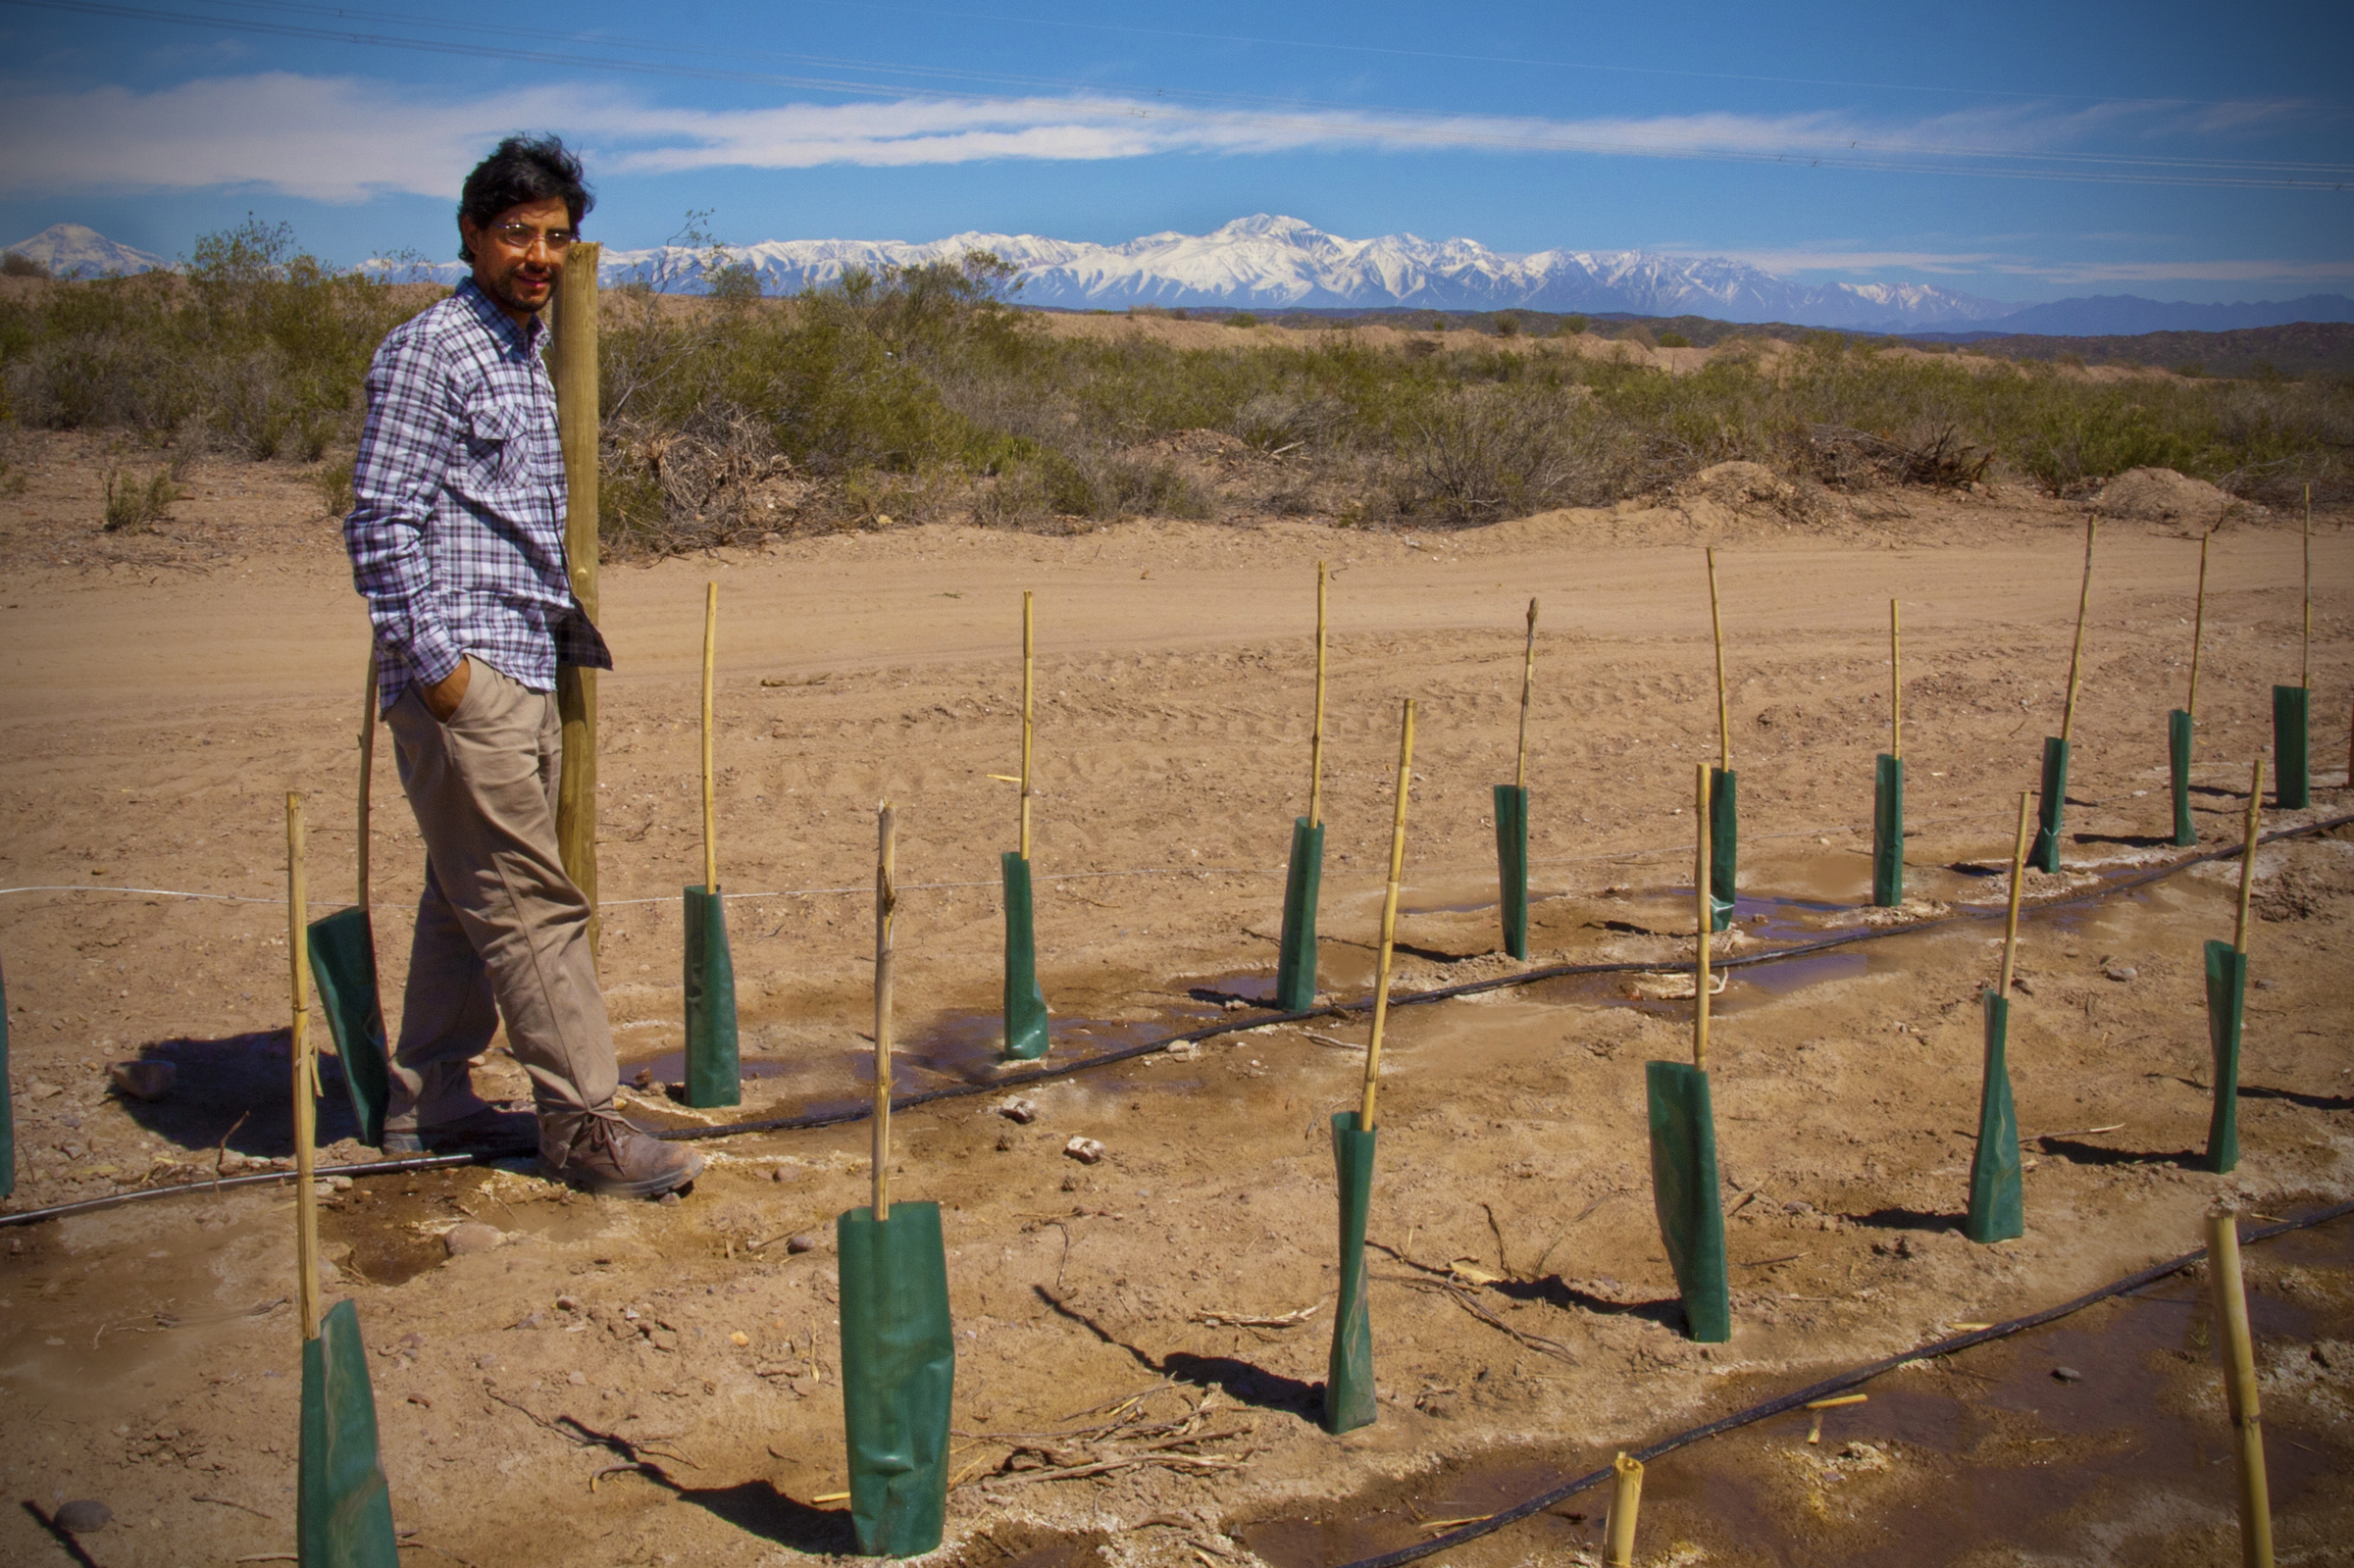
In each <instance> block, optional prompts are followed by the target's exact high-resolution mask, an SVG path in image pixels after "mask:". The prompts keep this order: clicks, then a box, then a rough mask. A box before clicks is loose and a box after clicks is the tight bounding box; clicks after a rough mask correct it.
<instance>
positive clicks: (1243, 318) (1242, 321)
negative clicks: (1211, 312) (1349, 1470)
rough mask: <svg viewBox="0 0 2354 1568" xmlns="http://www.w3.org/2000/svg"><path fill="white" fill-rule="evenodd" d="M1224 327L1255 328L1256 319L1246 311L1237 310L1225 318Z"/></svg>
mask: <svg viewBox="0 0 2354 1568" xmlns="http://www.w3.org/2000/svg"><path fill="white" fill-rule="evenodd" d="M1226 325H1227V326H1229V327H1256V326H1257V325H1258V318H1257V317H1256V316H1254V315H1252V314H1251V313H1250V312H1249V311H1247V310H1238V311H1236V312H1235V313H1234V314H1233V315H1231V316H1229V317H1227V318H1226Z"/></svg>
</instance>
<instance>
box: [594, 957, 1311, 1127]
mask: <svg viewBox="0 0 2354 1568" xmlns="http://www.w3.org/2000/svg"><path fill="white" fill-rule="evenodd" d="M1217 984H1218V985H1220V986H1224V985H1225V984H1227V983H1226V982H1224V981H1220V982H1218V983H1217ZM1234 984H1236V985H1238V986H1244V985H1249V984H1250V982H1249V981H1247V980H1238V981H1236V982H1234ZM1263 984H1264V985H1265V986H1266V987H1267V988H1268V989H1270V990H1271V989H1272V987H1273V983H1272V982H1271V981H1267V982H1264V983H1263ZM1204 988H1205V987H1204ZM1223 1016H1224V1010H1223V1008H1221V1007H1218V1006H1212V1005H1200V1004H1196V1005H1182V1004H1181V1005H1180V1006H1178V1007H1175V1008H1171V1009H1168V1010H1167V1011H1166V1012H1165V1014H1164V1016H1162V1017H1158V1018H1149V1019H1101V1018H1054V1019H1052V1020H1050V1022H1049V1032H1050V1041H1051V1048H1050V1049H1049V1052H1048V1054H1047V1056H1046V1057H1045V1059H1044V1061H1043V1062H1040V1063H1012V1064H1008V1065H1010V1066H1011V1067H1014V1068H1020V1067H1027V1066H1041V1065H1051V1066H1069V1065H1071V1064H1073V1063H1074V1062H1086V1061H1088V1060H1091V1059H1092V1058H1094V1057H1097V1056H1101V1055H1106V1054H1108V1053H1110V1052H1112V1051H1117V1050H1123V1049H1125V1048H1127V1047H1129V1046H1132V1045H1141V1044H1144V1043H1146V1042H1147V1041H1150V1040H1155V1039H1159V1038H1161V1037H1165V1036H1167V1035H1170V1034H1172V1033H1175V1032H1178V1031H1182V1030H1186V1029H1193V1028H1199V1027H1200V1026H1201V1025H1202V1024H1203V1023H1205V1022H1207V1021H1208V1020H1210V1019H1213V1018H1219V1017H1223ZM1004 1037H1005V1027H1004V1020H1003V1019H1002V1018H1001V1017H1000V1016H999V1015H998V1014H997V1013H996V1012H952V1013H943V1014H940V1015H938V1016H937V1017H935V1018H933V1019H931V1020H929V1021H927V1022H926V1023H924V1024H922V1025H921V1026H919V1027H918V1028H916V1029H915V1030H913V1031H911V1032H909V1033H907V1034H905V1035H903V1036H902V1037H900V1038H899V1040H898V1041H897V1042H896V1045H895V1046H894V1048H893V1050H892V1057H891V1067H892V1072H891V1082H892V1092H893V1093H894V1094H895V1095H900V1094H919V1093H922V1092H923V1091H925V1090H926V1089H935V1088H939V1087H942V1086H943V1085H945V1084H990V1083H995V1082H996V1081H997V1080H998V1078H999V1077H1000V1076H1001V1070H1000V1066H999V1064H1000V1063H1001V1062H1003V1059H1004ZM640 1070H643V1071H645V1072H647V1073H648V1074H649V1075H650V1081H651V1083H652V1084H654V1085H656V1086H668V1085H673V1084H678V1083H681V1082H683V1081H684V1080H685V1078H686V1076H687V1057H686V1052H685V1051H684V1050H677V1051H667V1052H664V1053H663V1054H661V1055H658V1056H649V1057H643V1058H640V1059H639V1060H636V1061H630V1062H624V1063H623V1064H622V1065H621V1076H622V1081H623V1082H624V1083H628V1082H630V1081H631V1080H632V1079H633V1078H634V1077H635V1076H636V1075H637V1074H638V1073H639V1072H640ZM739 1072H740V1075H741V1077H742V1078H743V1079H745V1080H751V1081H757V1082H760V1083H762V1084H763V1085H764V1087H768V1088H770V1089H771V1090H772V1092H771V1093H770V1094H769V1096H768V1097H765V1098H763V1099H762V1101H761V1103H760V1107H759V1111H758V1114H760V1115H763V1116H803V1115H820V1114H828V1113H836V1112H841V1111H845V1110H850V1109H854V1108H859V1107H863V1106H865V1105H866V1104H867V1103H868V1102H869V1101H870V1100H871V1099H872V1097H873V1085H874V1082H875V1056H874V1048H873V1047H872V1046H871V1045H869V1044H867V1043H866V1042H865V1041H864V1040H853V1041H852V1042H850V1043H847V1044H844V1045H839V1046H825V1047H821V1048H819V1049H816V1050H807V1049H803V1050H799V1051H797V1052H796V1053H795V1054H793V1056H791V1057H755V1056H745V1057H743V1058H742V1062H741V1065H740V1068H739ZM747 1114H750V1113H748V1112H747Z"/></svg>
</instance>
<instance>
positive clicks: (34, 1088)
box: [25, 1078, 65, 1100]
mask: <svg viewBox="0 0 2354 1568" xmlns="http://www.w3.org/2000/svg"><path fill="white" fill-rule="evenodd" d="M64 1092H65V1090H64V1089H63V1088H61V1087H58V1086H57V1085H55V1084H44V1083H42V1082H41V1081H40V1080H39V1079H37V1078H36V1079H34V1080H33V1081H32V1082H31V1083H29V1084H27V1085H26V1086H25V1094H26V1098H28V1099H36V1100H45V1099H48V1098H49V1097H50V1096H51V1095H54V1094H63V1093H64Z"/></svg>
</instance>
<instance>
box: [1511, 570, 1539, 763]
mask: <svg viewBox="0 0 2354 1568" xmlns="http://www.w3.org/2000/svg"><path fill="white" fill-rule="evenodd" d="M1536 683H1537V601H1536V600H1534V599H1531V600H1529V601H1528V652H1527V655H1526V656H1525V658H1523V660H1522V661H1521V665H1520V746H1519V750H1518V753H1517V760H1515V761H1514V763H1513V765H1512V787H1513V788H1515V789H1526V788H1527V787H1528V695H1529V689H1530V687H1532V686H1534V685H1535V684H1536Z"/></svg>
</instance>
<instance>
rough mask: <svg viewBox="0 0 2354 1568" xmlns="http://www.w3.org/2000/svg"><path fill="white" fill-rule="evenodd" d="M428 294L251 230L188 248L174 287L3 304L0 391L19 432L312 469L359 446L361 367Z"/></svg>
mask: <svg viewBox="0 0 2354 1568" xmlns="http://www.w3.org/2000/svg"><path fill="white" fill-rule="evenodd" d="M427 292H428V291H422V290H418V289H414V288H411V289H394V288H392V287H391V286H390V285H387V284H384V283H380V282H377V281H374V280H373V279H370V278H364V277H361V276H359V275H357V274H349V273H338V272H336V271H334V270H333V269H332V268H330V267H328V266H327V265H326V264H325V263H323V262H321V261H319V260H318V259H317V258H316V257H313V256H310V255H307V254H304V253H302V252H301V251H299V250H298V249H297V248H296V247H295V244H294V240H293V234H292V231H291V230H290V229H289V228H286V226H284V225H282V224H281V225H277V226H275V227H274V226H270V225H265V224H263V223H261V222H260V221H258V220H254V219H248V220H247V221H246V222H245V224H244V225H242V226H241V227H239V228H233V229H229V230H225V231H223V232H221V233H215V234H208V235H206V236H204V237H203V238H202V239H200V240H198V241H197V243H196V248H195V252H194V254H193V255H192V256H191V258H190V259H189V262H188V265H187V268H186V270H185V271H184V272H183V273H143V274H140V275H138V276H136V277H132V278H102V279H97V280H93V281H86V282H75V283H71V284H60V285H53V286H52V287H50V288H47V289H44V290H42V291H40V292H39V293H37V294H32V295H28V296H26V297H25V298H23V299H18V300H12V301H8V302H5V303H4V304H0V360H4V363H0V384H5V387H6V394H7V411H8V413H9V415H10V417H12V418H14V419H15V420H16V421H18V422H19V423H20V424H25V425H30V426H38V427H46V428H50V429H75V428H79V427H114V428H122V429H130V430H142V431H148V432H153V433H157V434H162V435H168V436H172V437H174V438H176V439H178V440H179V441H180V442H182V443H183V444H184V445H196V446H210V445H221V446H226V447H228V448H229V449H230V450H232V451H235V452H238V453H240V454H241V455H245V456H250V457H256V458H271V457H288V458H294V459H297V460H300V461H304V462H315V461H317V460H318V458H319V456H320V455H321V453H323V452H324V451H325V450H326V448H327V446H328V445H329V444H330V442H331V441H333V440H334V439H335V438H337V437H339V436H342V437H348V436H352V435H356V433H357V430H358V423H359V418H360V413H361V410H360V399H359V385H360V379H361V377H362V376H363V375H364V374H365V373H366V371H367V368H368V361H369V359H370V358H371V357H372V356H373V355H374V354H375V352H376V346H377V344H378V343H379V342H380V341H382V340H383V338H384V333H385V332H386V331H388V330H390V329H392V327H394V326H395V325H397V324H398V323H399V322H401V321H404V320H406V319H407V318H408V317H409V316H410V315H412V314H414V313H415V312H416V311H417V310H418V309H420V308H422V307H423V305H424V304H425V303H426V302H427V301H426V298H425V297H423V296H424V295H425V294H426V293H427Z"/></svg>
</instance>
